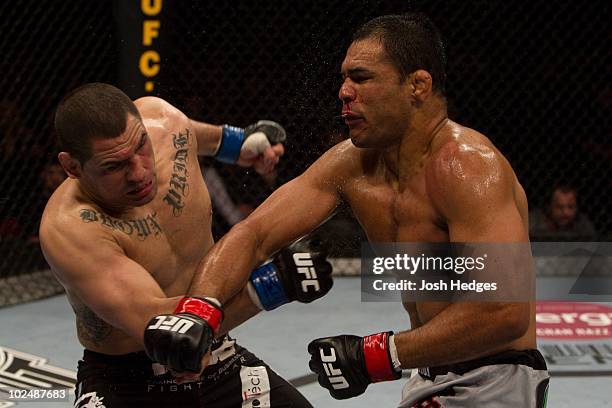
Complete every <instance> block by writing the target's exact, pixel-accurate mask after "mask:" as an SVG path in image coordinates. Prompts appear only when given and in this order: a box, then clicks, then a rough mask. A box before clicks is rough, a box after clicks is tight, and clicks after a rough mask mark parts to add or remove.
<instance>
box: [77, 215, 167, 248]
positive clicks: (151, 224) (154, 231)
mask: <svg viewBox="0 0 612 408" xmlns="http://www.w3.org/2000/svg"><path fill="white" fill-rule="evenodd" d="M79 215H80V216H81V220H82V221H83V222H85V223H89V222H99V223H100V224H102V225H104V226H105V227H107V228H111V229H114V230H117V231H120V232H122V233H124V234H125V235H129V236H135V237H136V238H138V240H140V241H144V240H145V239H147V238H148V237H149V236H150V235H154V236H159V235H160V234H161V233H162V229H161V226H160V225H159V223H158V222H157V213H156V212H153V213H151V214H147V216H146V217H143V218H137V219H134V220H122V219H119V218H114V217H111V216H110V215H107V214H104V213H102V212H99V211H96V210H92V209H91V208H82V209H81V210H79Z"/></svg>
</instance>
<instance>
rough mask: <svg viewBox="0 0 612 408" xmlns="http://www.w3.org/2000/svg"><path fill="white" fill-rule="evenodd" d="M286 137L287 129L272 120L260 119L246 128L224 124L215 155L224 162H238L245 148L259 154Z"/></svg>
mask: <svg viewBox="0 0 612 408" xmlns="http://www.w3.org/2000/svg"><path fill="white" fill-rule="evenodd" d="M286 139H287V133H286V132H285V129H283V127H282V126H281V125H279V124H278V123H276V122H273V121H271V120H260V121H259V122H257V123H254V124H252V125H249V126H247V127H246V129H243V128H239V127H235V126H229V125H224V126H223V130H222V133H221V142H220V144H219V147H218V148H217V152H216V153H215V157H216V158H217V160H219V161H222V162H224V163H236V162H237V161H238V157H240V152H241V151H243V150H246V151H249V152H250V153H252V155H253V156H258V155H260V154H262V153H263V152H264V151H265V150H266V149H267V148H268V147H270V146H271V145H275V144H278V143H283V142H284V141H285V140H286Z"/></svg>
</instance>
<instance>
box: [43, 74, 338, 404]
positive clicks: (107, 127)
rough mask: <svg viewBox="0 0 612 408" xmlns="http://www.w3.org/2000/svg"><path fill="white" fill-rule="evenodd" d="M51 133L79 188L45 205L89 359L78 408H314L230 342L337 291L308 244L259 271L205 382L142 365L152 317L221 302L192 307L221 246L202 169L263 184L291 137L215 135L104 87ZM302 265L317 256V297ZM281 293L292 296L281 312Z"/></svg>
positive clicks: (182, 325)
mask: <svg viewBox="0 0 612 408" xmlns="http://www.w3.org/2000/svg"><path fill="white" fill-rule="evenodd" d="M55 127H56V131H57V135H58V141H59V145H60V146H59V147H60V150H61V152H60V153H59V155H58V159H59V162H60V163H61V165H62V167H63V168H64V170H65V171H66V173H67V174H68V176H69V178H68V179H67V180H66V181H64V183H63V184H62V185H61V186H59V187H58V189H57V190H56V191H55V193H54V194H53V195H52V197H51V198H50V199H49V202H48V204H47V207H46V209H45V212H44V214H43V218H42V221H41V226H40V243H41V246H42V249H43V252H44V254H45V257H46V259H47V261H48V262H49V265H50V266H51V268H52V270H53V272H54V274H55V276H56V277H57V279H58V280H59V281H60V282H61V283H62V285H63V286H64V287H65V289H66V293H67V297H68V300H69V302H70V304H71V305H72V308H73V310H74V312H75V314H76V322H77V334H78V338H79V341H80V343H81V344H82V345H83V347H84V348H85V351H84V355H83V358H82V360H81V361H80V362H79V365H78V382H77V386H76V403H75V406H76V407H84V406H94V405H95V406H96V407H108V408H114V407H138V406H143V407H144V406H146V407H201V406H206V407H228V408H229V407H241V406H246V405H243V404H251V405H249V406H259V407H311V405H310V404H309V403H308V401H306V399H305V398H304V397H303V396H302V395H301V394H300V393H299V392H298V391H297V390H296V389H295V388H294V387H292V386H291V385H290V384H289V383H288V382H286V381H285V380H284V379H282V378H281V377H280V376H278V375H277V374H276V373H274V371H272V370H271V369H270V368H269V367H268V366H267V365H266V364H265V363H264V362H263V361H261V360H260V359H258V358H257V357H256V356H254V355H253V354H252V353H250V352H249V351H248V350H246V349H244V348H243V347H240V346H239V345H238V344H236V341H235V340H233V339H231V338H230V337H229V336H228V335H227V334H226V333H227V330H228V329H230V328H232V327H234V326H236V325H237V324H239V323H240V322H242V321H244V320H246V319H247V318H248V317H250V316H252V315H254V314H256V313H257V312H258V311H260V310H261V309H267V310H269V309H272V308H274V307H277V306H280V305H281V304H282V303H287V302H290V301H292V300H299V301H301V302H310V301H312V300H314V299H316V298H318V297H321V296H323V295H324V294H325V293H327V291H329V289H330V288H331V283H332V282H331V277H330V274H331V266H330V265H329V263H327V261H326V260H325V254H324V253H321V252H310V251H309V247H308V245H309V241H308V239H302V240H300V241H299V242H298V243H296V244H294V245H292V246H290V247H288V248H286V249H284V250H282V251H280V252H279V253H278V256H277V257H276V258H275V259H273V260H272V261H271V262H270V263H268V264H265V265H262V266H261V267H259V268H258V269H256V270H254V271H253V284H252V285H251V286H249V287H248V288H245V289H244V290H243V291H242V292H240V293H239V294H238V295H237V296H235V297H234V298H233V299H231V300H230V301H229V302H227V304H226V305H224V306H225V308H226V310H228V311H230V312H231V311H233V312H231V314H232V316H231V317H228V318H227V319H225V320H224V323H223V325H222V326H221V327H218V330H217V331H216V333H215V334H216V338H215V340H214V341H213V345H212V352H211V354H210V355H209V360H208V361H209V364H210V365H209V366H208V367H207V369H206V370H204V372H203V373H202V374H201V376H196V375H194V374H191V375H188V374H186V373H176V372H171V371H169V370H167V368H166V367H164V366H163V365H161V364H157V363H156V362H154V361H152V360H151V359H150V358H148V357H147V355H146V354H145V353H144V351H143V341H144V339H143V333H144V331H145V328H146V327H147V325H148V322H149V321H151V320H152V319H153V318H154V317H155V316H156V315H160V314H164V313H166V314H169V313H172V312H174V313H194V312H198V311H201V310H204V309H205V308H206V305H208V304H209V302H213V303H214V302H215V300H214V299H202V298H189V299H186V298H183V296H184V295H185V294H186V293H187V290H188V288H189V285H190V284H191V281H192V278H193V274H194V271H195V270H196V267H197V266H198V264H199V262H200V260H201V259H202V257H203V256H204V255H205V254H206V252H207V251H208V249H209V248H210V247H212V245H213V238H212V234H211V217H212V209H211V202H210V197H209V194H208V191H207V189H206V185H205V183H204V180H203V178H202V174H201V172H200V168H199V164H198V155H209V156H215V157H216V158H217V159H219V160H222V161H224V162H231V163H237V164H238V165H241V166H253V167H254V168H255V169H256V170H257V171H258V172H260V173H266V172H269V171H271V170H272V169H273V168H274V166H275V165H276V163H277V162H278V160H279V157H280V156H281V155H282V154H283V146H282V144H281V142H283V141H284V140H285V131H284V130H283V128H282V127H281V126H280V125H278V124H277V123H274V122H270V121H259V122H257V123H256V124H254V125H251V126H249V127H247V128H246V129H241V128H237V127H232V126H227V125H225V126H213V125H210V124H206V123H202V122H198V121H196V120H193V119H190V118H188V117H187V116H185V115H184V114H183V113H182V112H181V111H179V110H178V109H176V108H175V107H173V106H171V105H170V104H169V103H167V102H165V101H164V100H162V99H159V98H154V97H145V98H141V99H138V100H136V101H135V102H132V101H131V100H130V99H129V98H128V97H127V95H125V94H124V93H123V92H121V91H120V90H119V89H117V88H115V87H113V86H111V85H106V84H99V83H93V84H87V85H84V86H82V87H80V88H78V89H76V90H74V91H73V92H71V93H70V94H69V95H67V96H66V97H65V98H64V99H63V101H62V102H61V103H60V105H59V107H58V109H57V112H56V116H55ZM294 251H299V252H300V253H301V254H304V253H306V254H308V255H309V258H310V260H311V261H312V262H313V263H314V265H315V267H316V268H317V272H318V282H317V285H316V288H315V287H312V286H310V287H306V288H305V289H306V290H303V289H302V287H303V286H304V285H302V282H301V279H302V278H301V277H300V276H303V275H300V274H298V273H297V269H296V266H295V265H294V263H293V260H292V259H293V258H292V256H291V255H292V253H293V252H294ZM271 293H274V294H278V293H283V296H282V298H279V297H278V296H275V297H274V302H273V303H272V302H270V299H271V296H270V294H271ZM213 318H215V317H214V316H211V319H213ZM216 318H217V319H219V320H220V317H219V316H217V317H216ZM153 321H154V323H153V325H154V326H156V327H158V328H165V329H166V330H170V331H172V330H176V331H179V332H181V331H183V330H186V329H188V328H189V327H190V326H191V325H193V322H191V321H189V319H174V318H170V319H166V320H164V319H157V320H153ZM253 378H255V379H256V380H257V384H258V386H257V387H253V386H252V382H251V380H252V379H253Z"/></svg>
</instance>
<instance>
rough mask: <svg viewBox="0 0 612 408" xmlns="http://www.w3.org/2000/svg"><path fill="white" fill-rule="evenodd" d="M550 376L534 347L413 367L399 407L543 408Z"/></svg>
mask: <svg viewBox="0 0 612 408" xmlns="http://www.w3.org/2000/svg"><path fill="white" fill-rule="evenodd" d="M549 378H550V376H549V375H548V371H547V368H546V362H545V361H544V357H542V355H541V354H540V352H539V351H537V350H522V351H506V352H502V353H499V354H495V355H492V356H488V357H484V358H479V359H476V360H470V361H466V362H462V363H458V364H452V365H448V366H444V367H429V368H425V369H419V370H418V371H417V370H414V372H413V374H412V376H411V377H410V380H408V382H407V383H406V385H404V388H403V390H402V402H401V403H400V405H399V408H412V407H418V408H421V407H448V408H473V407H487V408H510V407H512V408H517V407H521V408H529V407H533V408H541V407H546V398H547V395H548V382H549Z"/></svg>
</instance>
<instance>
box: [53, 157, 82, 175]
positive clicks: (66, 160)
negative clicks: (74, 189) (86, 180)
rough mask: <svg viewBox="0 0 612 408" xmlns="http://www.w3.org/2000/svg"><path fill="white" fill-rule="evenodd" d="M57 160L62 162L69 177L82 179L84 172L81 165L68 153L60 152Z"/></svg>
mask: <svg viewBox="0 0 612 408" xmlns="http://www.w3.org/2000/svg"><path fill="white" fill-rule="evenodd" d="M57 159H58V160H59V162H60V165H61V166H62V168H63V169H64V171H65V172H66V174H67V175H68V177H70V178H73V179H78V178H81V175H82V174H83V170H82V168H81V163H80V162H79V161H78V160H77V159H75V158H74V157H72V156H71V155H70V153H68V152H60V153H59V154H58V155H57Z"/></svg>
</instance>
